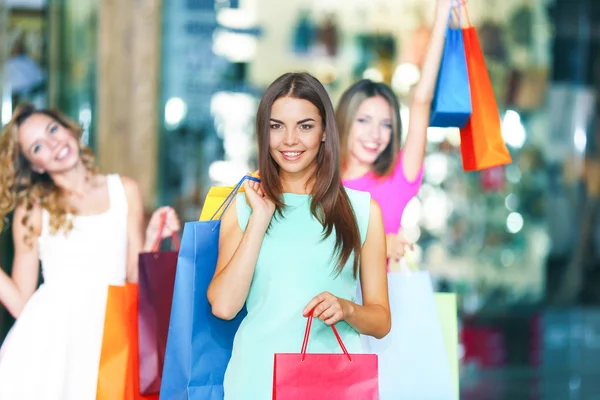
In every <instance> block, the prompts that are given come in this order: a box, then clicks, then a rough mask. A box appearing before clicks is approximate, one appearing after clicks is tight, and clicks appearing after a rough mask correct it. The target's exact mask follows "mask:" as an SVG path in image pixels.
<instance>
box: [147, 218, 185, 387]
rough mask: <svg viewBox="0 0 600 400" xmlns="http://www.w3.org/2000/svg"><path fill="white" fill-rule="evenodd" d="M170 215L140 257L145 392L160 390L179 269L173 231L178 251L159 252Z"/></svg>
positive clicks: (161, 223) (162, 221) (173, 242)
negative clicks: (151, 246)
mask: <svg viewBox="0 0 600 400" xmlns="http://www.w3.org/2000/svg"><path fill="white" fill-rule="evenodd" d="M166 217H167V214H163V215H162V216H161V221H160V225H159V229H158V236H157V238H156V240H155V242H154V246H153V248H152V252H150V253H142V254H140V256H139V275H140V277H139V314H138V321H139V352H140V367H139V368H140V388H141V392H142V394H153V393H159V392H160V384H161V380H162V371H163V365H164V362H165V351H166V348H167V336H168V334H169V320H170V318H171V303H172V301H173V288H174V286H175V274H176V271H177V256H178V254H179V239H178V238H177V235H176V234H175V233H174V234H173V237H172V244H174V245H175V249H176V251H169V252H159V251H158V250H159V247H160V242H161V237H162V231H163V229H164V226H165V221H166Z"/></svg>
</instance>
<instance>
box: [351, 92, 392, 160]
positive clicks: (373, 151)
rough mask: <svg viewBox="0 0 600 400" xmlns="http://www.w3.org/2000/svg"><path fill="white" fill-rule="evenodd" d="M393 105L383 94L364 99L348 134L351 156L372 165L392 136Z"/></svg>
mask: <svg viewBox="0 0 600 400" xmlns="http://www.w3.org/2000/svg"><path fill="white" fill-rule="evenodd" d="M392 124H393V119H392V107H391V106H390V104H389V103H388V102H387V100H386V99H384V98H383V97H381V96H375V97H369V98H368V99H366V100H364V101H363V102H362V103H361V104H360V106H359V107H358V110H357V112H356V115H355V116H354V120H353V122H352V125H351V126H350V133H349V135H348V150H349V155H350V157H352V158H354V159H355V161H358V162H359V163H360V164H366V165H372V164H374V163H375V161H376V160H377V158H378V157H379V155H380V154H381V153H383V151H384V150H385V149H386V147H387V146H388V145H389V144H390V140H391V138H392V131H393V129H392Z"/></svg>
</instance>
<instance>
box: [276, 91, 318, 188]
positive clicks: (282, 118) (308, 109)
mask: <svg viewBox="0 0 600 400" xmlns="http://www.w3.org/2000/svg"><path fill="white" fill-rule="evenodd" d="M269 123H270V133H269V151H270V154H271V157H273V159H274V160H275V162H276V163H277V165H279V167H280V171H282V172H283V171H285V172H287V173H288V174H294V175H302V176H304V175H305V174H312V171H313V169H314V167H315V166H316V162H317V154H318V153H319V148H320V147H321V143H322V142H323V141H325V134H324V132H323V119H322V117H321V114H320V113H319V110H318V109H317V107H315V106H314V104H312V103H311V102H310V101H308V100H303V99H296V98H293V97H281V98H279V99H277V100H276V101H275V102H274V103H273V106H272V107H271V119H270V122H269Z"/></svg>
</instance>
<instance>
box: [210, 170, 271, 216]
mask: <svg viewBox="0 0 600 400" xmlns="http://www.w3.org/2000/svg"><path fill="white" fill-rule="evenodd" d="M245 180H249V181H253V182H257V183H260V179H258V178H256V177H254V176H251V175H245V176H244V177H243V178H242V179H240V181H239V182H238V184H237V185H235V187H234V188H233V190H232V191H231V192H230V193H229V194H228V195H227V197H226V198H225V200H224V201H223V203H221V205H220V206H219V208H217V211H215V213H214V214H213V216H212V217H210V221H213V220H214V219H215V217H216V216H217V214H219V211H221V210H223V212H222V213H221V217H222V216H223V214H225V211H227V209H228V208H229V206H230V205H231V203H232V202H233V199H234V198H235V196H236V195H237V193H238V192H239V190H240V188H241V187H242V184H243V183H244V181H245ZM221 217H219V219H221Z"/></svg>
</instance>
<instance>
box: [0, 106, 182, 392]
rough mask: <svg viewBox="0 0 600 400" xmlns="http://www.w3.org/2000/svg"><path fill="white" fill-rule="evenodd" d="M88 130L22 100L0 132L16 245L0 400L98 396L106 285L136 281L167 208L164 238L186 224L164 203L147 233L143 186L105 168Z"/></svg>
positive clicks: (7, 279) (0, 174)
mask: <svg viewBox="0 0 600 400" xmlns="http://www.w3.org/2000/svg"><path fill="white" fill-rule="evenodd" d="M81 133H82V131H81V128H80V127H79V126H78V125H77V124H76V123H74V122H72V121H70V120H69V119H67V118H66V117H64V116H63V115H61V114H60V113H58V112H55V111H51V110H36V109H34V108H33V107H32V106H30V105H24V106H21V107H19V108H18V109H17V110H16V111H15V113H14V115H13V117H12V120H11V121H10V122H9V123H8V124H7V126H6V127H5V129H4V131H3V133H2V136H0V221H3V220H4V219H5V217H6V215H7V214H8V213H10V212H12V211H14V218H13V225H12V227H13V240H14V246H15V257H14V263H13V268H12V276H8V275H7V274H6V273H5V272H4V271H2V269H0V301H1V302H2V303H3V304H4V306H5V307H6V308H7V309H8V311H9V312H10V313H11V314H12V315H13V316H14V317H15V318H17V320H16V323H15V325H14V326H13V328H12V329H11V331H10V333H9V334H8V337H7V338H6V340H5V342H4V344H3V346H2V349H1V350H0V399H2V400H5V399H6V400H33V399H36V400H38V399H40V400H42V399H43V400H94V399H95V398H96V387H97V378H98V367H99V360H100V352H101V344H102V337H103V328H104V315H105V307H106V299H107V292H108V286H109V285H124V284H125V282H137V277H138V270H137V268H138V254H139V253H140V252H141V251H148V250H149V249H150V248H151V247H152V241H153V239H155V235H157V234H158V232H157V229H158V225H159V220H160V214H162V213H164V212H166V213H167V215H168V217H167V223H166V228H165V229H164V230H163V235H164V236H165V237H166V236H169V235H171V233H172V232H174V231H176V230H179V221H178V219H177V216H176V214H175V212H174V211H173V210H172V209H171V208H167V207H163V208H160V209H158V210H157V211H156V212H155V213H154V215H153V216H152V218H151V220H150V223H149V225H148V228H147V230H146V232H145V233H144V229H143V224H144V222H143V208H142V200H141V197H140V192H139V189H138V185H137V183H136V182H135V181H134V180H132V179H129V178H126V177H121V176H119V175H102V174H100V173H98V172H97V170H96V168H95V166H94V157H93V154H92V152H91V150H90V149H89V148H87V147H85V146H84V145H82V143H81V141H80V139H81ZM40 261H41V268H42V275H43V283H42V285H41V286H40V287H39V288H37V287H38V283H39V282H38V277H39V272H40ZM36 288H37V290H36ZM115 400H119V399H115Z"/></svg>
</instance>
